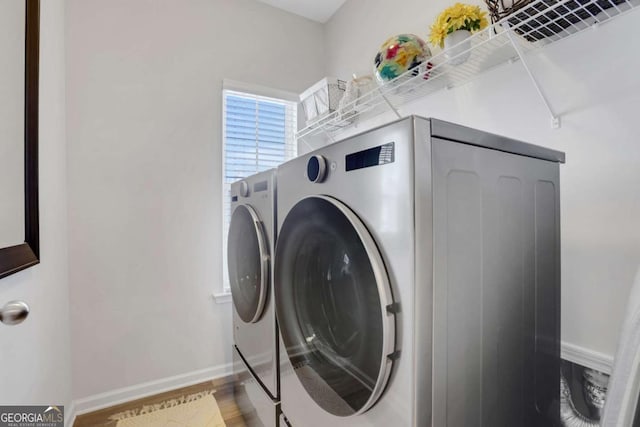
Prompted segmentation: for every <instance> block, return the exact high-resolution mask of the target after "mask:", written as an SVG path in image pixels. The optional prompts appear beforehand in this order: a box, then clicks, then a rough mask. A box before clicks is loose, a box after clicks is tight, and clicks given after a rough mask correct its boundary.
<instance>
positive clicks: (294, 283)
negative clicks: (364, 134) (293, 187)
mask: <svg viewBox="0 0 640 427" xmlns="http://www.w3.org/2000/svg"><path fill="white" fill-rule="evenodd" d="M274 280H275V283H277V286H276V288H275V292H276V310H277V314H278V322H279V326H280V330H281V334H282V339H283V341H284V344H285V347H286V350H287V353H288V356H289V360H290V361H291V364H292V366H293V368H294V370H295V372H296V375H297V377H298V379H299V380H300V382H301V383H302V385H303V386H304V388H305V389H306V391H307V393H309V395H310V396H311V398H313V400H315V402H316V403H317V404H318V405H320V406H321V407H322V408H323V409H324V410H326V411H327V412H329V413H331V414H333V415H337V416H350V415H357V414H361V413H363V412H365V411H366V410H367V409H369V408H370V407H371V406H373V405H374V404H375V402H376V401H377V400H378V398H379V397H380V395H381V394H382V392H383V390H384V388H385V385H386V382H387V380H388V378H389V374H390V372H391V367H392V359H393V353H394V347H395V341H394V339H395V317H394V315H393V313H392V311H393V310H391V309H390V308H391V307H393V305H392V303H393V300H392V295H391V288H390V286H389V279H388V276H387V273H386V270H385V268H384V264H383V261H382V258H381V256H380V254H379V252H378V249H377V247H376V245H375V242H374V241H373V238H372V237H371V235H370V234H369V233H368V231H367V229H366V227H365V226H364V225H363V224H362V222H361V221H360V220H359V219H358V217H357V216H356V215H355V214H354V213H353V212H352V211H351V210H350V209H349V208H347V207H346V206H345V205H344V204H342V203H341V202H339V201H337V200H335V199H332V198H329V197H324V196H314V197H308V198H306V199H303V200H302V201H300V202H299V203H298V204H296V205H295V206H294V207H293V208H292V209H291V211H290V212H289V214H288V215H287V217H286V218H285V220H284V223H283V225H282V228H281V230H280V234H279V235H278V244H277V249H276V258H275V279H274Z"/></svg>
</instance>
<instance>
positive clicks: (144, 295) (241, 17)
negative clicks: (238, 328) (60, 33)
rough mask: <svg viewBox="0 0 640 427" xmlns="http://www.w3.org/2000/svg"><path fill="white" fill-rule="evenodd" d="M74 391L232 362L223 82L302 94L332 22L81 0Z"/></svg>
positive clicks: (71, 43) (173, 0)
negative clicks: (221, 301)
mask: <svg viewBox="0 0 640 427" xmlns="http://www.w3.org/2000/svg"><path fill="white" fill-rule="evenodd" d="M66 18H67V34H66V41H67V70H68V73H67V105H68V116H67V131H68V148H69V149H68V164H69V168H68V171H69V172H68V181H69V224H70V266H71V269H70V281H71V319H72V336H73V351H72V353H73V378H74V384H73V385H74V388H73V390H74V396H75V397H76V398H83V397H87V396H91V395H94V394H96V393H101V392H105V391H109V390H114V389H118V388H122V387H126V386H132V385H136V384H139V383H143V382H146V381H151V380H158V379H162V378H166V377H170V376H173V375H179V374H183V373H188V372H192V371H196V370H200V369H205V368H209V367H214V366H220V365H224V364H226V363H230V362H231V347H230V346H231V342H232V336H231V305H230V304H225V305H216V304H215V303H214V302H213V301H212V299H211V297H210V296H211V294H212V293H213V292H216V291H218V290H219V289H220V286H221V283H220V282H221V277H222V271H221V268H222V262H221V257H222V254H221V241H222V236H221V210H222V207H221V185H222V184H221V179H222V178H221V129H220V126H221V84H222V79H223V78H230V79H235V80H239V81H246V82H250V83H255V84H260V85H264V86H268V87H273V88H277V89H282V90H288V91H292V92H300V91H302V90H303V89H305V88H306V87H307V86H309V85H310V84H312V83H313V82H315V81H316V80H319V79H320V78H321V77H322V76H323V75H324V61H325V58H324V53H323V34H322V27H321V26H320V24H316V23H312V22H311V21H308V20H305V19H303V18H300V17H297V16H294V15H291V14H288V13H285V12H282V11H280V10H277V9H274V8H271V7H269V6H267V5H264V4H262V3H258V2H255V1H253V0H215V1H213V0H189V1H182V0H181V1H178V0H156V1H140V0H138V1H130V0H111V1H108V2H106V1H100V0H89V1H88V0H69V1H68V4H67V16H66Z"/></svg>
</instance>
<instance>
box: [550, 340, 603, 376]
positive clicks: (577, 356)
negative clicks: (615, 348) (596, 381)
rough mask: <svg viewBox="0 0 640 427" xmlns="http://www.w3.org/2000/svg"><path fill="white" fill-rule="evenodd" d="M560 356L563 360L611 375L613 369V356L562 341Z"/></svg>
mask: <svg viewBox="0 0 640 427" xmlns="http://www.w3.org/2000/svg"><path fill="white" fill-rule="evenodd" d="M561 356H562V358H563V359H564V360H568V361H569V362H573V363H577V364H578V365H581V366H584V367H587V368H591V369H595V370H596V371H600V372H604V373H605V374H609V375H611V371H612V370H613V357H612V356H609V355H608V354H603V353H598V352H597V351H593V350H589V349H586V348H584V347H580V346H577V345H575V344H570V343H568V342H564V341H563V342H562V352H561Z"/></svg>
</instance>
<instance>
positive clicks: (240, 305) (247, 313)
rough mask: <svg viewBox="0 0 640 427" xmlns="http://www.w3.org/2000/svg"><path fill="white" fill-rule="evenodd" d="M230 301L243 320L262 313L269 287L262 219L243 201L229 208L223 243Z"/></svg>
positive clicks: (253, 319) (266, 248)
mask: <svg viewBox="0 0 640 427" xmlns="http://www.w3.org/2000/svg"><path fill="white" fill-rule="evenodd" d="M227 258H228V261H227V265H228V267H229V285H230V286H231V297H232V299H233V305H234V306H235V309H236V311H237V313H238V315H239V316H240V318H241V319H242V320H243V321H245V322H246V323H255V322H257V321H258V320H259V319H260V316H262V311H263V310H264V305H265V301H266V299H267V292H268V287H269V249H268V247H267V239H266V237H265V233H264V228H263V225H262V222H261V221H260V219H259V218H258V215H257V214H256V212H255V211H254V210H253V209H252V208H251V207H250V206H247V205H239V206H238V207H236V209H235V210H234V211H233V215H232V216H231V223H230V225H229V236H228V243H227Z"/></svg>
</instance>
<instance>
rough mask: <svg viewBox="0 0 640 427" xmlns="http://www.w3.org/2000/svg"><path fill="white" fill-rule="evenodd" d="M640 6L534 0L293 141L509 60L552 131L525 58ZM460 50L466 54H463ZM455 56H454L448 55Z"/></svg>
mask: <svg viewBox="0 0 640 427" xmlns="http://www.w3.org/2000/svg"><path fill="white" fill-rule="evenodd" d="M639 5H640V0H560V1H557V0H534V1H532V2H530V3H528V4H527V5H525V6H523V7H521V8H520V9H518V10H517V11H515V12H514V13H513V14H511V15H509V16H507V17H505V18H503V19H502V20H500V21H499V22H497V23H494V24H492V25H489V26H488V27H487V28H485V29H484V30H482V31H479V32H478V33H476V34H473V35H472V36H471V38H470V42H471V43H470V47H469V48H467V49H464V48H462V49H461V47H460V46H462V43H461V44H460V45H457V46H453V47H452V48H451V49H449V50H448V51H447V50H444V51H442V52H440V53H438V54H436V55H434V56H433V57H432V58H430V59H429V63H430V65H429V66H427V64H422V65H420V66H418V67H416V68H414V69H412V70H409V71H407V72H406V73H404V74H402V75H400V76H398V77H397V78H396V79H394V80H392V81H389V82H386V83H384V84H381V85H380V86H378V87H377V88H374V89H372V90H371V91H369V92H368V93H365V94H362V95H361V96H360V97H358V98H357V99H355V100H354V101H352V102H350V103H348V104H346V105H344V106H343V108H341V109H339V110H338V111H335V112H333V113H331V114H329V115H327V116H324V117H322V118H321V119H319V120H317V121H316V122H314V123H312V124H310V125H308V126H307V127H305V128H303V129H301V130H300V131H298V132H297V134H296V136H297V138H305V137H309V136H313V135H318V134H322V133H324V134H328V135H329V136H330V135H331V134H332V133H335V132H337V131H339V130H343V129H345V128H347V127H349V126H351V125H353V124H354V123H356V121H357V120H358V119H359V118H361V117H363V116H366V117H373V116H375V115H378V114H380V113H383V112H387V111H394V112H395V113H396V114H397V115H398V116H400V114H399V113H398V109H399V108H400V107H402V106H403V105H405V104H407V103H408V102H411V101H413V100H416V99H418V98H422V97H425V96H428V95H429V94H431V93H433V92H436V91H439V90H442V89H445V88H452V87H456V86H460V85H463V84H465V83H468V82H469V81H471V80H472V79H474V78H475V77H477V76H478V75H479V74H481V73H483V72H486V71H488V70H490V69H492V68H494V67H496V66H498V65H501V64H504V63H505V62H508V61H515V60H518V59H520V60H522V62H523V65H524V67H525V69H526V71H527V73H528V74H529V76H530V77H531V79H532V81H533V83H534V85H535V86H536V89H537V91H538V93H539V94H540V96H541V98H542V100H543V101H544V103H545V105H546V107H547V108H548V110H549V112H550V114H551V117H552V120H553V126H554V127H558V126H559V118H558V117H557V116H555V114H554V112H553V109H552V108H551V106H550V104H549V103H548V101H547V99H546V97H545V95H544V93H543V91H542V90H541V88H540V87H539V85H538V84H537V81H536V79H535V76H534V75H533V73H532V72H531V70H530V68H529V67H528V65H527V62H526V53H527V52H529V51H531V50H534V49H538V48H540V47H542V46H547V45H549V44H552V43H554V42H556V41H558V40H561V39H564V38H567V37H569V36H573V35H575V34H577V33H579V32H581V31H584V30H586V29H588V28H592V27H594V26H597V25H599V24H601V23H603V22H606V21H609V20H610V19H613V18H615V17H617V16H620V15H622V14H624V13H626V12H628V11H630V10H633V9H634V8H636V7H637V6H639ZM463 49H464V50H463ZM454 51H455V53H456V54H455V55H451V54H450V53H451V52H454ZM469 52H470V53H471V55H470V57H469V59H468V60H467V61H466V62H464V63H462V64H459V65H453V63H452V61H453V62H455V60H456V58H457V57H458V56H462V55H465V54H467V53H469Z"/></svg>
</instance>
